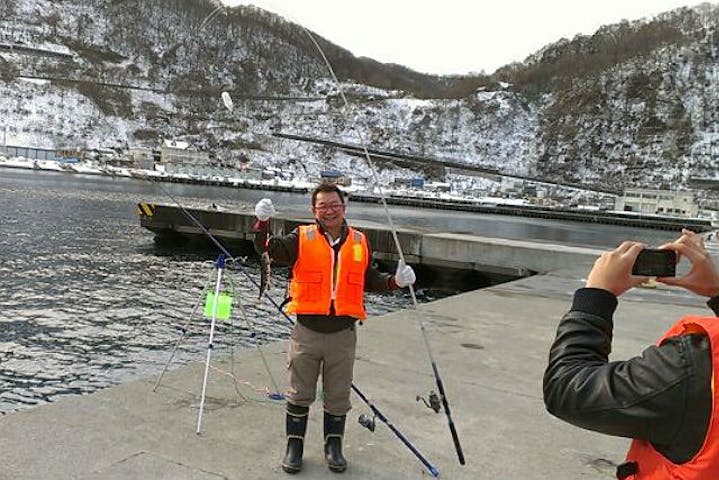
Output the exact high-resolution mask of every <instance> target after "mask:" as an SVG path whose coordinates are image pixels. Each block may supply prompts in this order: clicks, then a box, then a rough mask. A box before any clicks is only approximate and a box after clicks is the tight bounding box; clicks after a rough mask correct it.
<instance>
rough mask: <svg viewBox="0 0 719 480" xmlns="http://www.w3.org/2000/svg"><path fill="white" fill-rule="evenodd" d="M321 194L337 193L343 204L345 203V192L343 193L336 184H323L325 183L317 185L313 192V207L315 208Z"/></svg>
mask: <svg viewBox="0 0 719 480" xmlns="http://www.w3.org/2000/svg"><path fill="white" fill-rule="evenodd" d="M320 192H321V193H330V192H335V193H337V195H339V197H340V200H341V201H342V203H345V192H343V191H342V190H341V189H340V187H338V186H337V185H336V184H334V183H329V182H323V183H320V184H319V185H317V186H316V187H315V189H314V190H313V191H312V206H313V207H314V206H315V201H316V200H317V194H318V193H320Z"/></svg>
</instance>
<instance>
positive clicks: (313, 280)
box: [287, 225, 369, 319]
mask: <svg viewBox="0 0 719 480" xmlns="http://www.w3.org/2000/svg"><path fill="white" fill-rule="evenodd" d="M298 230H299V236H298V251H297V261H296V262H295V265H294V267H293V268H292V281H291V282H290V298H291V301H290V303H289V304H288V305H287V313H295V314H315V315H328V314H329V313H330V306H331V303H332V278H333V275H332V273H333V270H336V278H337V281H336V285H335V314H336V315H348V316H351V317H354V318H358V319H364V318H366V317H367V314H366V313H365V308H364V276H365V271H366V270H367V264H368V263H369V249H368V247H367V239H366V238H365V236H364V234H363V233H361V232H359V231H357V230H355V229H353V228H352V227H350V228H349V232H348V234H347V239H346V240H345V242H344V243H343V244H342V246H341V247H340V250H339V254H338V255H337V265H335V259H334V251H333V249H332V247H331V246H330V244H329V242H328V241H327V238H325V236H324V235H323V234H322V233H321V232H320V231H319V230H318V228H317V225H303V226H300V227H299V229H298Z"/></svg>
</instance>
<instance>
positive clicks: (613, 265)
mask: <svg viewBox="0 0 719 480" xmlns="http://www.w3.org/2000/svg"><path fill="white" fill-rule="evenodd" d="M644 249H645V245H644V244H643V243H639V242H629V241H627V242H623V243H622V244H621V245H619V246H618V247H617V248H615V249H614V250H611V251H609V252H604V253H603V254H602V255H601V256H600V257H599V258H598V259H597V260H596V261H595V262H594V267H592V271H591V272H589V276H588V277H587V282H586V287H587V288H601V289H603V290H607V291H609V292H611V293H613V294H614V295H615V296H617V297H618V296H620V295H621V294H622V293H624V292H626V291H627V290H629V289H630V288H632V287H635V286H637V285H639V284H640V283H642V282H644V281H646V280H647V277H646V276H634V275H632V269H633V267H634V263H635V261H636V259H637V257H638V256H639V253H640V252H641V251H642V250H644Z"/></svg>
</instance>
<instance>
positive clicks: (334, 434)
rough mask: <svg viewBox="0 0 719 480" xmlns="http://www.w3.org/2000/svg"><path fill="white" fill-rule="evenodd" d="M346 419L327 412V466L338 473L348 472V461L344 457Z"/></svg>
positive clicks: (344, 416)
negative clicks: (343, 438) (343, 445)
mask: <svg viewBox="0 0 719 480" xmlns="http://www.w3.org/2000/svg"><path fill="white" fill-rule="evenodd" d="M346 419H347V416H346V415H342V416H336V415H330V414H329V413H327V412H325V458H326V459H327V466H328V467H330V470H332V471H333V472H336V473H341V472H344V471H345V470H347V460H345V457H344V456H343V455H342V437H343V436H344V433H345V420H346Z"/></svg>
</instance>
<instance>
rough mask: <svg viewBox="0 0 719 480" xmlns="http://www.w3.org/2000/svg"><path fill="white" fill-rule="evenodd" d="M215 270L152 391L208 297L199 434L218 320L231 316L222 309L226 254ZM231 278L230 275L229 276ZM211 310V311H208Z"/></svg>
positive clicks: (217, 261) (158, 384) (198, 432)
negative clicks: (208, 323)
mask: <svg viewBox="0 0 719 480" xmlns="http://www.w3.org/2000/svg"><path fill="white" fill-rule="evenodd" d="M214 265H215V270H214V271H213V272H212V274H211V275H210V278H209V279H208V282H207V285H205V288H203V290H202V292H201V293H200V296H199V298H198V299H197V302H196V303H195V306H194V308H193V309H192V313H191V314H190V318H189V319H188V320H187V323H186V324H185V326H184V327H183V328H182V333H181V335H180V338H179V339H178V340H177V342H176V343H175V346H174V348H173V349H172V353H171V354H170V358H169V359H168V360H167V363H166V364H165V367H164V368H163V369H162V372H161V373H160V376H159V377H158V379H157V382H155V386H154V387H153V388H152V391H153V392H155V391H157V388H158V387H159V386H160V383H161V382H162V378H163V377H164V375H165V372H167V369H168V368H169V366H170V364H171V363H172V360H173V358H174V357H175V353H176V352H177V349H178V348H179V346H180V344H181V343H182V341H183V339H184V338H185V335H187V332H188V329H189V326H190V323H191V322H192V319H193V317H194V316H195V314H196V313H197V310H198V309H199V307H200V305H201V304H202V299H203V298H206V295H207V298H208V302H206V305H205V315H206V316H208V317H210V318H211V322H210V337H209V340H208V342H207V356H206V358H205V372H204V375H203V379H202V393H201V395H200V406H199V413H198V415H197V429H196V431H195V433H197V434H198V435H199V434H200V431H201V428H202V414H203V413H204V409H205V399H206V396H207V380H208V378H209V373H210V361H211V359H212V351H213V349H214V347H215V345H214V339H215V328H216V326H217V320H218V317H223V318H222V319H224V318H227V317H228V316H229V312H223V311H222V310H225V309H226V308H227V306H225V308H222V307H221V305H220V303H221V298H222V282H223V276H224V271H225V268H226V260H225V255H223V254H220V255H219V256H218V257H217V260H215V264H214ZM215 273H216V278H215V287H214V290H213V291H212V293H213V294H214V295H213V296H211V297H210V296H209V288H208V287H209V285H210V282H211V280H212V276H213V275H214V274H215ZM227 278H228V279H229V278H230V277H229V276H228V277H227ZM230 286H231V289H232V290H234V286H233V285H232V282H231V280H230ZM208 310H209V311H208ZM232 358H233V359H234V355H232ZM229 375H230V376H231V377H232V378H233V380H234V382H235V391H236V392H237V394H238V395H239V396H240V398H242V399H243V400H247V398H246V397H245V396H244V395H242V393H240V390H239V387H238V385H237V379H236V378H235V376H234V375H233V374H232V373H229Z"/></svg>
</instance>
